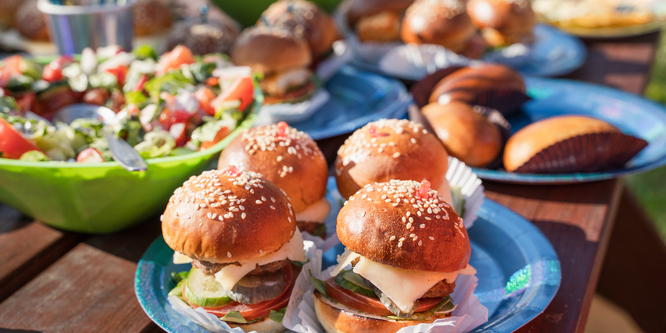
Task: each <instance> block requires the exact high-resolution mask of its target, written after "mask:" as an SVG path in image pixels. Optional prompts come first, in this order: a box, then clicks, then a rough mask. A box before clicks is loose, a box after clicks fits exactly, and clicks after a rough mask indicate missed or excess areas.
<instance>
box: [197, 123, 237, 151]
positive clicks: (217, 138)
mask: <svg viewBox="0 0 666 333" xmlns="http://www.w3.org/2000/svg"><path fill="white" fill-rule="evenodd" d="M229 134H231V130H229V128H228V127H226V126H225V127H222V128H220V130H219V131H217V133H215V138H214V139H213V140H212V141H204V142H202V143H201V146H200V147H199V150H206V149H208V148H210V147H212V146H214V145H215V144H217V143H218V142H220V141H222V139H224V138H226V137H227V136H228V135H229Z"/></svg>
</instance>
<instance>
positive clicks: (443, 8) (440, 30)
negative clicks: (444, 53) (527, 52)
mask: <svg viewBox="0 0 666 333" xmlns="http://www.w3.org/2000/svg"><path fill="white" fill-rule="evenodd" d="M400 35H401V37H402V40H403V41H404V42H405V43H408V44H436V45H441V46H443V47H445V48H447V49H449V50H451V51H453V52H455V53H459V54H463V55H466V56H468V57H471V58H478V57H479V56H480V55H481V54H482V53H483V51H484V47H485V46H484V43H483V40H482V39H481V38H480V36H479V35H478V34H477V32H476V28H474V25H472V21H471V20H470V18H469V16H468V15H467V12H466V11H465V1H464V0H416V1H415V2H414V4H412V5H411V6H409V8H408V9H407V12H406V13H405V18H404V19H403V21H402V29H401V31H400Z"/></svg>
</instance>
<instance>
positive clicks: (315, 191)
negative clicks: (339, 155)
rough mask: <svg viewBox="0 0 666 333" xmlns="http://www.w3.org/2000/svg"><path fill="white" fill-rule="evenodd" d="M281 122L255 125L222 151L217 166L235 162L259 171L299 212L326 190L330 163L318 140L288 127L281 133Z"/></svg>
mask: <svg viewBox="0 0 666 333" xmlns="http://www.w3.org/2000/svg"><path fill="white" fill-rule="evenodd" d="M279 130H280V129H279V128H278V125H266V126H260V127H254V128H251V129H249V130H245V131H243V133H242V134H241V135H239V136H237V137H236V138H234V140H233V141H231V142H230V143H229V145H228V146H227V147H226V148H225V149H224V151H222V154H221V155H220V159H219V161H218V168H219V169H220V170H226V169H227V167H228V166H229V165H235V166H236V167H237V168H238V169H239V170H248V171H254V172H258V173H260V174H261V175H262V176H263V177H264V178H266V179H268V180H269V181H271V182H272V183H273V184H275V185H277V186H278V187H279V188H281V189H282V190H284V192H285V193H286V194H287V196H288V197H289V199H290V200H291V204H292V205H293V208H294V212H296V213H298V212H301V211H303V210H304V209H306V208H307V207H308V206H310V205H312V204H314V203H316V202H317V201H319V200H321V199H322V198H323V197H324V195H325V194H326V182H327V180H328V166H327V164H326V158H325V157H324V154H323V153H322V152H321V150H320V149H319V147H318V146H317V143H316V142H314V140H312V138H310V136H309V135H307V134H306V133H303V132H301V131H298V130H296V129H295V128H292V127H288V128H286V130H285V131H284V134H283V135H284V136H280V135H279V134H278V133H279Z"/></svg>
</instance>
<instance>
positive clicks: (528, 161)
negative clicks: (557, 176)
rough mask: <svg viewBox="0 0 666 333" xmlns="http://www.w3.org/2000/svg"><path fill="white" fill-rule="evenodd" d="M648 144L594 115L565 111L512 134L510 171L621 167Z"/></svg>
mask: <svg viewBox="0 0 666 333" xmlns="http://www.w3.org/2000/svg"><path fill="white" fill-rule="evenodd" d="M645 146H647V141H645V140H643V139H640V138H636V137H633V136H630V135H626V134H623V133H622V132H620V130H618V129H617V128H615V127H614V126H613V125H611V124H609V123H607V122H605V121H602V120H599V119H595V118H591V117H587V116H578V115H566V116H555V117H550V118H546V119H543V120H540V121H537V122H534V123H532V124H529V125H527V126H525V127H523V128H522V129H520V130H519V131H518V132H516V133H515V134H514V135H513V136H511V137H510V138H509V141H507V143H506V147H505V149H504V167H505V168H506V170H507V171H512V172H527V173H559V172H591V171H598V170H603V169H609V168H614V167H621V166H622V165H624V164H625V163H626V162H627V161H629V160H630V159H631V158H632V157H633V156H634V155H636V154H637V153H638V152H639V151H640V150H641V149H643V148H644V147H645Z"/></svg>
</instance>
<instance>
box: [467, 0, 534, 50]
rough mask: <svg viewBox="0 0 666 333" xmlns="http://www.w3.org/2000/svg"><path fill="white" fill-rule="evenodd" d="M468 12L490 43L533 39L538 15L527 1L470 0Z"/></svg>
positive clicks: (530, 40) (526, 41)
mask: <svg viewBox="0 0 666 333" xmlns="http://www.w3.org/2000/svg"><path fill="white" fill-rule="evenodd" d="M467 13H468V14H469V17H470V18H471V19H472V23H473V24H474V26H476V27H477V28H478V29H480V30H481V34H482V35H483V37H484V39H485V40H486V42H487V43H488V44H489V45H490V46H493V47H498V46H504V45H510V44H513V43H531V42H532V41H534V34H533V33H532V29H533V28H534V25H535V24H536V17H535V15H534V11H532V6H531V5H530V2H529V1H528V0H470V1H469V2H468V3H467Z"/></svg>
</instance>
